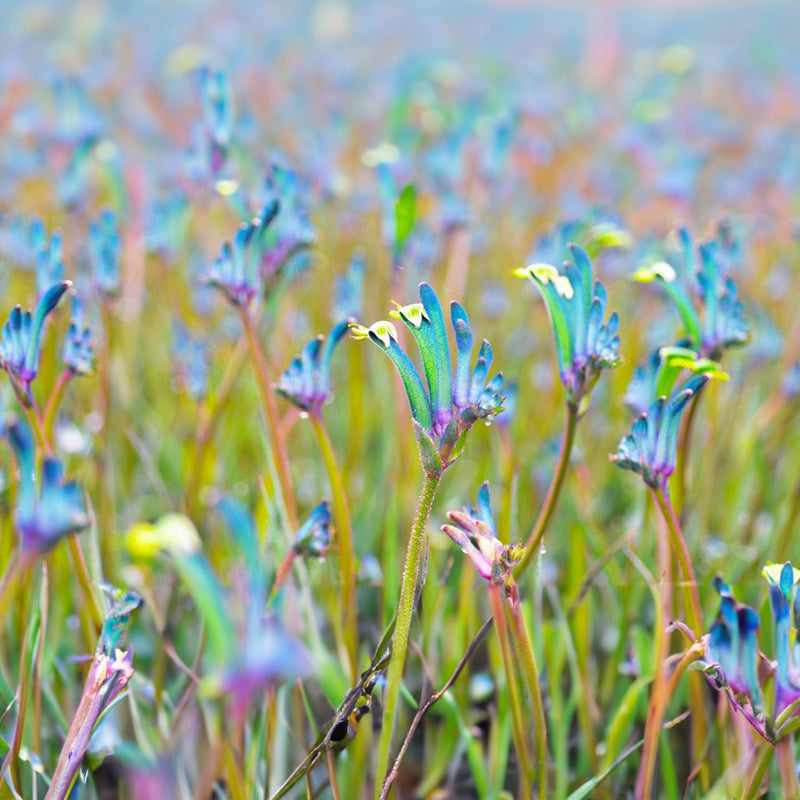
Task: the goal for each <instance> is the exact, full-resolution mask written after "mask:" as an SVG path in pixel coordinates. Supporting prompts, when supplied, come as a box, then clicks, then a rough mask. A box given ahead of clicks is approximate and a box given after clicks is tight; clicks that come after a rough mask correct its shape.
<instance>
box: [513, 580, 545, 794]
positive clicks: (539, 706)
mask: <svg viewBox="0 0 800 800" xmlns="http://www.w3.org/2000/svg"><path fill="white" fill-rule="evenodd" d="M508 610H509V614H510V616H511V621H512V623H513V625H514V633H515V634H516V639H517V647H516V650H517V653H518V654H519V656H520V661H521V666H522V674H523V676H524V678H525V683H526V689H527V692H528V694H529V696H530V700H531V706H532V708H533V718H534V720H535V721H536V752H537V756H538V758H539V800H544V798H545V797H546V796H547V723H546V721H545V716H544V703H543V702H542V689H541V686H540V684H539V670H538V669H537V667H536V656H535V654H534V652H533V645H532V644H531V637H530V635H529V633H528V626H527V625H526V624H525V618H524V617H523V615H522V606H521V605H520V601H519V589H518V588H517V584H516V583H515V582H514V579H513V578H511V579H509V593H508Z"/></svg>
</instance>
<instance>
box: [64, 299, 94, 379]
mask: <svg viewBox="0 0 800 800" xmlns="http://www.w3.org/2000/svg"><path fill="white" fill-rule="evenodd" d="M61 358H62V360H63V362H64V366H65V367H66V368H67V369H68V370H69V371H70V372H71V373H72V374H73V375H91V374H92V373H93V372H94V344H93V343H92V332H91V330H90V329H89V326H88V325H87V324H86V321H85V318H84V313H83V303H81V301H80V300H79V299H78V297H77V295H76V296H75V297H73V298H72V319H71V320H70V323H69V328H68V330H67V335H66V336H65V337H64V348H63V350H62V352H61Z"/></svg>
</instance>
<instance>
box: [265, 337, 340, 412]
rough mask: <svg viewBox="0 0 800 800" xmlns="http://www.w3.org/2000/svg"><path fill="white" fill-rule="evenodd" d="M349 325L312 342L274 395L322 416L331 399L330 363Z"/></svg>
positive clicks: (288, 370)
mask: <svg viewBox="0 0 800 800" xmlns="http://www.w3.org/2000/svg"><path fill="white" fill-rule="evenodd" d="M348 326H349V323H348V322H346V321H345V322H340V323H339V324H338V325H336V326H335V327H334V329H333V330H332V331H331V332H330V334H329V335H328V339H327V341H326V340H325V339H324V337H322V336H317V337H316V338H315V339H312V340H311V341H310V342H309V343H308V344H307V345H306V347H305V349H304V350H303V352H302V353H301V354H300V355H299V356H297V357H296V358H294V359H293V360H292V363H291V364H289V368H288V369H287V370H286V372H284V373H283V375H281V379H280V381H279V383H278V384H277V386H276V387H275V391H276V392H277V393H278V394H279V395H281V397H285V398H286V399H287V400H288V401H289V402H291V403H294V405H296V406H297V407H298V408H300V409H302V410H303V411H307V412H310V413H312V414H319V411H320V409H321V408H322V405H323V403H325V402H326V401H327V400H328V398H329V397H330V391H331V385H330V384H331V359H332V358H333V351H334V349H335V348H336V345H337V344H338V343H339V342H340V341H341V339H342V337H343V336H344V335H345V333H347V328H348Z"/></svg>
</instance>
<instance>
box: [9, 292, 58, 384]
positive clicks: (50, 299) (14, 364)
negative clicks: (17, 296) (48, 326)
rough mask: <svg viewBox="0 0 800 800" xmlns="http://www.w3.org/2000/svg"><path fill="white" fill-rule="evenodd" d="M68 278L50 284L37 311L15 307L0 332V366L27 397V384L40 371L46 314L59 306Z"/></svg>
mask: <svg viewBox="0 0 800 800" xmlns="http://www.w3.org/2000/svg"><path fill="white" fill-rule="evenodd" d="M71 285H72V284H71V283H70V281H62V282H61V283H58V284H56V285H55V286H51V287H50V288H49V289H48V290H47V291H46V292H45V293H44V295H43V297H42V299H41V300H40V301H39V305H38V306H37V307H36V312H35V313H34V314H31V312H30V311H24V312H23V311H22V309H21V307H20V306H16V307H15V308H14V309H13V311H12V312H11V314H10V316H9V318H8V320H7V321H6V323H5V325H3V330H2V332H1V333H0V367H2V368H3V369H4V370H5V371H6V372H7V373H8V374H9V376H10V377H11V379H12V380H13V381H14V383H15V385H16V386H17V387H19V389H21V390H22V392H23V393H24V394H25V396H27V397H30V386H31V382H32V381H33V379H34V378H35V377H36V375H37V374H38V373H39V342H40V339H41V336H42V327H43V326H44V321H45V319H46V318H47V315H48V314H49V313H50V312H51V311H52V310H53V309H54V308H55V307H56V306H57V305H58V301H59V300H60V299H61V297H62V296H63V294H64V292H66V291H67V289H68V288H69V287H70V286H71Z"/></svg>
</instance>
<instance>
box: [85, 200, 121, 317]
mask: <svg viewBox="0 0 800 800" xmlns="http://www.w3.org/2000/svg"><path fill="white" fill-rule="evenodd" d="M89 257H90V261H91V264H92V273H93V276H94V285H95V288H96V289H97V291H98V292H99V293H100V297H102V298H103V300H104V301H105V302H108V301H109V300H113V299H114V298H115V297H116V296H117V295H118V294H119V289H120V280H119V258H120V238H119V230H118V228H117V216H116V214H114V212H113V211H112V210H111V209H110V208H106V209H104V210H103V211H102V212H101V214H100V217H99V218H98V219H97V220H94V221H93V222H92V223H90V225H89Z"/></svg>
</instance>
